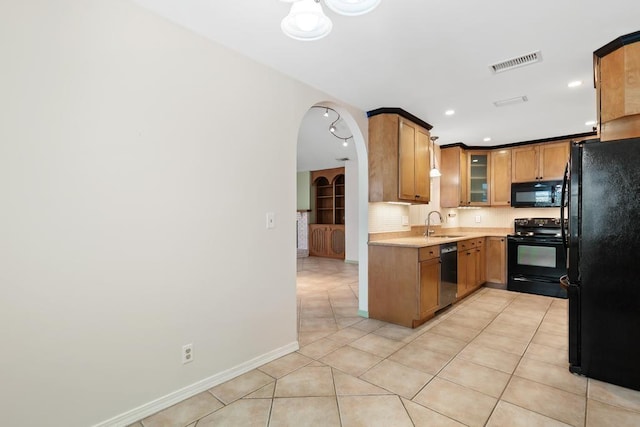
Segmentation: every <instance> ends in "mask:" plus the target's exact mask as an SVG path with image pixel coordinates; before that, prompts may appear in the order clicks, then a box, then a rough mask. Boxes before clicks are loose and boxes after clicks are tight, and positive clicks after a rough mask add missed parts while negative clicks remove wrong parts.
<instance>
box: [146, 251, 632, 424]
mask: <svg viewBox="0 0 640 427" xmlns="http://www.w3.org/2000/svg"><path fill="white" fill-rule="evenodd" d="M357 274H358V272H357V266H355V265H350V264H345V263H344V262H342V261H336V260H330V259H323V258H313V257H311V258H300V259H298V322H299V323H298V328H299V342H300V350H299V351H297V352H295V353H292V354H289V355H287V356H284V357H282V358H280V359H277V360H275V361H273V362H271V363H268V364H266V365H263V366H261V367H260V368H258V369H255V370H253V371H250V372H247V373H246V374H244V375H241V376H239V377H237V378H235V379H233V380H230V381H228V382H226V383H224V384H221V385H219V386H216V387H214V388H212V389H210V390H208V391H206V392H204V393H200V394H198V395H197V396H194V397H192V398H190V399H187V400H185V401H183V402H181V403H179V404H177V405H174V406H172V407H171V408H168V409H166V410H164V411H162V412H160V413H157V414H155V415H153V416H150V417H148V418H146V419H144V420H142V421H140V422H138V423H136V424H134V426H135V427H141V426H144V427H159V426H172V427H173V426H181V427H182V426H188V427H204V426H254V425H255V426H269V427H279V426H296V427H303V426H344V427H352V426H366V427H373V426H381V427H387V426H394V427H401V426H464V425H466V426H492V427H494V426H510V427H517V426H566V425H571V426H589V427H592V426H593V427H596V426H598V427H599V426H616V427H623V426H639V425H640V392H637V391H633V390H629V389H625V388H622V387H617V386H614V385H610V384H606V383H603V382H600V381H595V380H591V379H586V378H583V377H579V376H575V375H572V374H571V373H569V371H568V369H567V366H568V364H567V361H566V359H567V332H566V331H567V301H566V300H560V299H555V298H548V297H543V296H537V295H528V294H519V293H513V292H508V291H504V290H497V289H490V288H482V289H481V290H479V291H478V292H476V293H475V294H473V295H471V296H469V297H468V298H466V299H465V300H463V301H462V302H461V303H459V304H456V305H455V306H454V307H452V308H450V309H449V310H447V311H446V312H444V313H442V314H440V315H438V316H437V317H436V318H434V319H433V320H431V321H430V322H428V323H426V324H425V325H422V326H421V327H420V328H417V329H407V328H403V327H400V326H396V325H392V324H389V323H385V322H381V321H377V320H373V319H363V318H361V317H358V316H357V312H358V281H357Z"/></svg>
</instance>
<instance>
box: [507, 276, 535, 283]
mask: <svg viewBox="0 0 640 427" xmlns="http://www.w3.org/2000/svg"><path fill="white" fill-rule="evenodd" d="M511 279H513V280H515V281H516V282H532V281H533V280H529V279H527V278H526V277H512V278H511Z"/></svg>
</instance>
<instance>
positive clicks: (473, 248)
mask: <svg viewBox="0 0 640 427" xmlns="http://www.w3.org/2000/svg"><path fill="white" fill-rule="evenodd" d="M420 228H421V227H416V229H417V230H415V231H412V232H409V233H385V234H387V235H384V234H383V235H370V238H369V317H370V318H372V319H378V320H383V321H386V322H391V323H395V324H398V325H402V326H406V327H410V328H415V327H417V326H419V325H421V324H423V323H424V322H426V321H427V320H429V319H431V318H432V317H434V316H435V314H436V312H437V311H438V310H441V309H443V308H445V307H446V306H447V305H449V304H450V303H444V302H443V299H442V295H441V294H442V289H441V274H442V271H441V268H442V264H441V255H440V250H441V247H443V246H445V245H446V246H451V245H447V244H451V243H454V244H455V245H454V246H457V266H456V265H454V266H453V268H454V269H456V271H455V273H456V274H454V276H456V277H457V280H455V282H456V284H457V289H456V295H455V301H459V300H461V299H462V298H464V297H466V296H467V295H469V294H471V293H472V292H474V291H475V290H477V289H478V288H479V287H480V286H482V285H483V284H484V283H485V282H486V278H487V267H488V266H491V267H490V269H491V270H492V271H495V270H497V271H498V272H500V271H502V272H503V274H498V277H504V271H506V239H505V236H506V235H507V234H509V233H510V232H511V231H512V230H510V229H492V230H477V231H458V230H456V229H446V232H447V234H444V230H443V232H442V233H440V234H439V235H433V236H429V237H428V238H427V237H424V236H423V235H421V234H419V229H420ZM487 255H488V256H487ZM491 276H492V277H495V274H491Z"/></svg>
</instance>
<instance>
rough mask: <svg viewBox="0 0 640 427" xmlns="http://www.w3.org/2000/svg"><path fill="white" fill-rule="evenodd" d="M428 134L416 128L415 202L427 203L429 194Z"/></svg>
mask: <svg viewBox="0 0 640 427" xmlns="http://www.w3.org/2000/svg"><path fill="white" fill-rule="evenodd" d="M430 158H431V157H430V150H429V133H427V132H425V131H423V130H422V129H421V128H416V141H415V156H414V159H415V165H414V171H415V176H414V180H415V191H416V200H417V201H420V202H425V203H429V198H430V193H431V185H430V184H431V178H430V177H429V171H430V167H431V166H430V164H431V163H430Z"/></svg>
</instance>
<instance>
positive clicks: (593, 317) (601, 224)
mask: <svg viewBox="0 0 640 427" xmlns="http://www.w3.org/2000/svg"><path fill="white" fill-rule="evenodd" d="M568 172H569V173H568V174H567V176H566V177H565V181H566V183H565V188H566V193H565V194H566V196H567V198H568V209H567V212H568V216H569V218H568V219H569V228H568V231H567V236H566V239H565V242H566V244H567V246H568V247H567V250H568V257H567V260H568V265H567V267H568V273H567V276H565V277H564V278H563V279H562V281H563V286H564V287H567V288H568V289H567V290H568V297H569V363H570V370H571V372H574V373H578V374H582V375H585V376H587V377H590V378H595V379H598V380H602V381H605V382H608V383H612V384H617V385H620V386H623V387H627V388H632V389H636V390H640V139H638V138H635V139H626V140H619V141H611V142H600V141H599V140H591V141H584V142H580V143H573V144H572V146H571V157H570V161H569V166H568Z"/></svg>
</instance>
